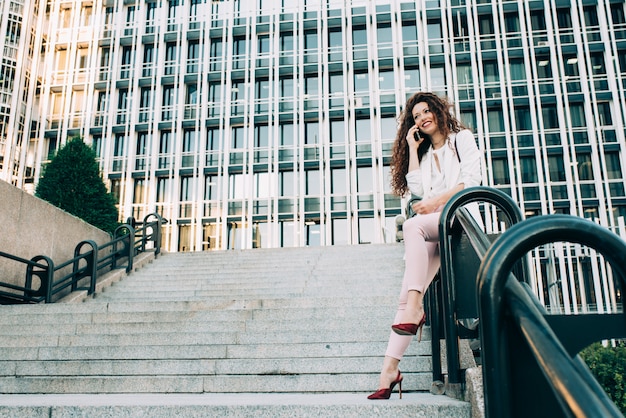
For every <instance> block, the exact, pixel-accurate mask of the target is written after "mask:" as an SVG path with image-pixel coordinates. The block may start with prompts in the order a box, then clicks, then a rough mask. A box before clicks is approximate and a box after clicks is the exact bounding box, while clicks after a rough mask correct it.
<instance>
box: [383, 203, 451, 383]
mask: <svg viewBox="0 0 626 418" xmlns="http://www.w3.org/2000/svg"><path fill="white" fill-rule="evenodd" d="M402 230H403V235H404V246H405V256H404V257H405V273H404V278H403V280H402V288H401V290H400V300H399V304H398V310H397V312H396V315H395V319H394V324H398V323H414V324H417V323H419V321H420V320H421V319H422V316H423V315H424V308H423V299H424V292H425V291H426V289H427V288H428V286H429V285H430V283H431V282H432V280H433V278H434V277H435V274H437V270H439V265H440V262H439V245H438V244H439V242H438V241H439V213H438V212H437V213H432V214H428V215H418V216H415V217H413V218H411V219H409V220H407V221H406V222H405V223H404V224H403V227H402ZM412 339H413V336H411V335H399V334H396V333H395V332H393V331H391V333H390V335H389V343H388V344H387V351H386V352H385V359H384V361H383V368H382V370H381V373H380V386H379V387H380V388H388V387H389V384H390V383H391V382H392V381H393V380H394V379H395V378H396V377H397V375H398V365H399V363H400V360H402V357H403V356H404V352H405V351H406V349H407V348H408V346H409V344H410V343H411V340H412Z"/></svg>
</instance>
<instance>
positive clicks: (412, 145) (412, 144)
mask: <svg viewBox="0 0 626 418" xmlns="http://www.w3.org/2000/svg"><path fill="white" fill-rule="evenodd" d="M416 133H417V134H418V135H417V138H418V139H417V140H416V139H415V134H416ZM423 140H424V138H423V137H422V136H421V135H419V128H418V127H417V125H413V126H411V127H410V128H409V131H408V132H407V133H406V143H407V144H408V146H409V149H417V148H418V147H419V146H420V144H421V143H422V141H423Z"/></svg>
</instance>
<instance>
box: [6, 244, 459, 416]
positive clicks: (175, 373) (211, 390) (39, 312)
mask: <svg viewBox="0 0 626 418" xmlns="http://www.w3.org/2000/svg"><path fill="white" fill-rule="evenodd" d="M402 256H403V247H402V246H401V245H396V244H386V245H361V246H344V247H338V246H336V247H316V248H287V249H258V250H245V251H227V252H206V253H178V254H166V255H163V256H160V257H159V258H158V259H157V260H155V261H154V262H153V263H151V264H149V265H147V266H146V267H144V268H142V269H140V270H138V271H136V272H134V273H133V274H131V275H130V276H128V277H125V278H124V279H123V280H121V281H119V282H117V283H115V284H114V285H112V286H110V287H108V288H105V289H104V290H105V291H104V292H101V293H98V294H97V295H96V297H95V298H93V299H91V298H90V299H86V300H85V303H57V304H50V305H36V306H2V307H0V319H1V322H0V334H1V336H0V417H4V416H7V417H9V416H10V417H39V416H41V417H55V418H58V417H70V416H71V417H76V416H85V417H87V416H89V417H105V416H106V417H111V416H124V417H127V416H146V417H148V416H149V417H170V416H181V417H182V416H185V417H187V416H198V417H199V416H233V417H234V416H238V417H239V416H242V417H243V416H272V417H283V416H285V417H286V416H290V417H291V416H298V417H300V416H316V417H317V416H320V415H327V416H354V417H357V416H358V417H365V416H395V417H398V416H423V417H469V416H470V405H469V403H466V402H460V401H457V400H454V399H451V398H448V397H446V396H434V395H431V394H430V393H429V392H428V391H429V389H430V387H431V380H432V379H431V373H430V370H431V358H430V341H428V339H429V336H430V334H429V332H428V328H426V330H425V332H424V336H423V340H422V343H417V341H414V342H413V344H412V345H411V346H410V348H409V351H408V352H407V355H406V357H405V358H404V360H403V361H402V363H401V370H402V371H403V375H404V376H405V378H404V382H403V389H404V393H403V399H402V400H399V399H398V393H397V391H396V392H394V394H393V395H392V399H391V400H389V401H369V400H367V399H366V395H367V394H368V393H370V392H373V391H374V390H375V389H377V386H378V373H379V370H380V366H381V364H382V360H383V355H384V351H385V347H386V341H387V338H388V336H389V332H390V328H389V326H390V323H391V321H392V319H393V315H394V312H395V307H396V303H397V295H398V292H399V287H400V282H401V278H402V271H403V262H402ZM407 392H408V393H407Z"/></svg>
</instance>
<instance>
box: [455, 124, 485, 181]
mask: <svg viewBox="0 0 626 418" xmlns="http://www.w3.org/2000/svg"><path fill="white" fill-rule="evenodd" d="M455 145H456V152H458V153H459V158H460V160H461V170H460V172H459V181H458V183H463V184H464V185H465V188H468V187H474V186H480V185H481V183H482V154H481V153H480V150H479V149H478V146H477V145H476V140H475V139H474V135H473V134H472V132H471V131H470V130H468V129H464V130H462V131H461V132H459V133H457V134H456V143H455ZM458 183H457V184H458Z"/></svg>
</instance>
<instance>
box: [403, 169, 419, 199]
mask: <svg viewBox="0 0 626 418" xmlns="http://www.w3.org/2000/svg"><path fill="white" fill-rule="evenodd" d="M405 177H406V183H407V186H408V187H409V190H410V191H411V193H412V194H414V195H416V196H419V197H424V182H423V179H422V169H421V168H418V169H417V170H413V171H409V172H408V173H406V176H405Z"/></svg>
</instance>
